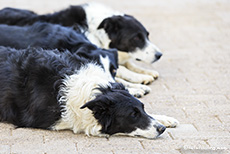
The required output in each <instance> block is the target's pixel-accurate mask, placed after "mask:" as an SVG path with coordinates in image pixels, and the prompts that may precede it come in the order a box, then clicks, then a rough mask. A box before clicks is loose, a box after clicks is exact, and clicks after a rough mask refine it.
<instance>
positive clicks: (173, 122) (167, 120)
mask: <svg viewBox="0 0 230 154" xmlns="http://www.w3.org/2000/svg"><path fill="white" fill-rule="evenodd" d="M152 117H153V118H154V119H156V120H157V121H158V122H160V123H161V124H163V125H164V126H165V127H168V128H175V127H177V126H178V125H179V121H178V120H177V119H175V118H173V117H169V116H165V115H152Z"/></svg>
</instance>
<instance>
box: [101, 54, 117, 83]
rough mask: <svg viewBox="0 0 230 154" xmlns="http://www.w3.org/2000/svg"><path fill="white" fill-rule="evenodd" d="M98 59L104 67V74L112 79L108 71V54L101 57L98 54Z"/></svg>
mask: <svg viewBox="0 0 230 154" xmlns="http://www.w3.org/2000/svg"><path fill="white" fill-rule="evenodd" d="M100 61H101V63H102V65H103V66H104V69H105V73H106V75H107V76H108V78H110V80H111V81H112V80H113V81H114V79H113V77H112V75H111V73H110V60H109V57H108V56H105V57H102V56H100Z"/></svg>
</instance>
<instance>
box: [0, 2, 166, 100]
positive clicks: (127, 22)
mask: <svg viewBox="0 0 230 154" xmlns="http://www.w3.org/2000/svg"><path fill="white" fill-rule="evenodd" d="M36 21H43V22H50V23H55V24H61V25H63V26H70V27H71V26H73V27H77V29H78V28H79V27H80V29H81V30H82V31H83V32H85V35H86V36H87V38H88V39H89V40H90V41H91V42H92V43H94V44H96V45H97V46H99V47H102V48H107V49H108V48H116V49H118V50H119V51H121V52H119V58H118V59H119V64H120V65H122V66H120V67H119V69H118V71H117V77H119V78H117V81H119V82H123V83H124V84H125V85H127V86H128V87H135V88H139V91H137V92H138V93H139V94H138V95H139V96H143V95H144V94H146V93H149V92H150V90H151V89H150V88H149V87H147V86H144V85H139V83H143V84H149V83H151V82H152V81H153V80H154V79H156V78H157V77H158V75H159V74H158V72H156V71H153V70H147V69H144V68H141V67H138V66H137V65H135V64H134V63H133V62H131V59H135V60H139V61H143V62H146V63H153V62H155V61H157V60H158V59H160V57H161V56H162V53H161V51H160V50H159V49H158V48H157V47H156V46H155V45H154V44H153V43H151V42H150V41H149V38H148V35H149V32H148V31H147V30H146V29H145V27H144V26H143V25H142V24H141V23H140V22H139V21H138V20H137V19H135V18H134V17H133V16H130V15H126V14H124V13H120V12H117V11H114V10H112V9H110V8H108V7H107V6H104V5H101V4H97V3H90V4H84V5H78V6H70V7H69V8H67V9H65V10H61V11H59V12H55V13H53V14H45V15H37V14H36V13H34V12H32V11H28V10H20V9H14V8H5V9H3V10H1V11H0V23H5V24H9V25H20V26H23V25H28V24H33V23H34V22H36ZM123 79H124V80H123ZM125 80H126V81H129V82H132V83H138V84H131V83H129V82H126V81H125Z"/></svg>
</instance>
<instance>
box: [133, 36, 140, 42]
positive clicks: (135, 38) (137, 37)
mask: <svg viewBox="0 0 230 154" xmlns="http://www.w3.org/2000/svg"><path fill="white" fill-rule="evenodd" d="M133 40H135V41H140V40H141V38H140V37H139V36H135V37H134V38H133Z"/></svg>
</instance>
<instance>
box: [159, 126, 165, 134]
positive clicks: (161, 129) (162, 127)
mask: <svg viewBox="0 0 230 154" xmlns="http://www.w3.org/2000/svg"><path fill="white" fill-rule="evenodd" d="M165 129H166V127H165V126H164V125H159V126H157V131H158V132H159V135H160V134H162V133H164V131H165Z"/></svg>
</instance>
